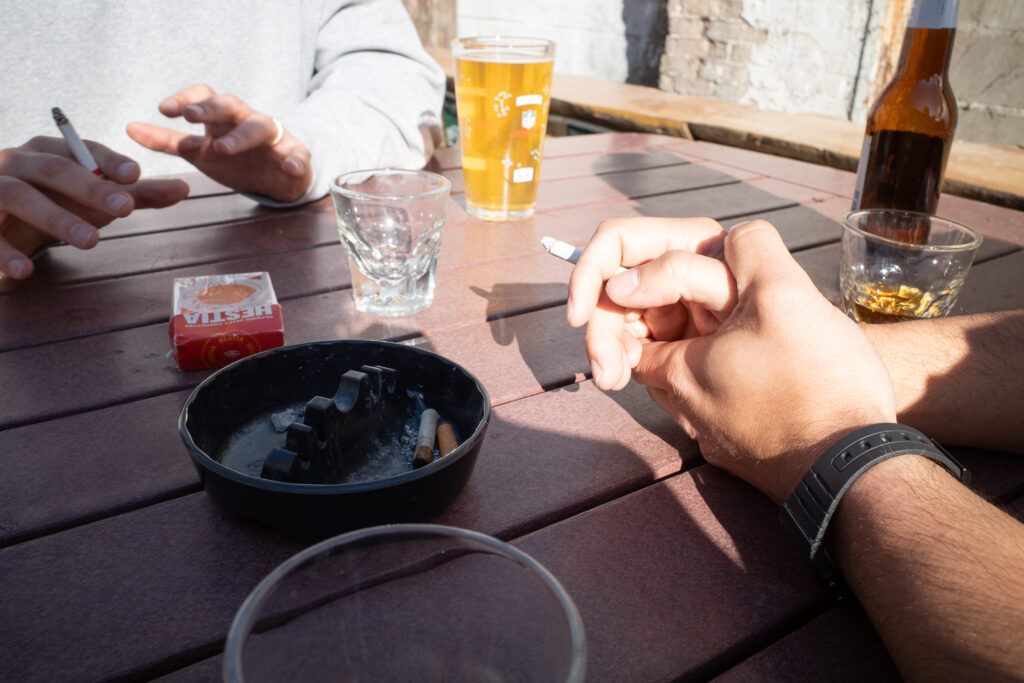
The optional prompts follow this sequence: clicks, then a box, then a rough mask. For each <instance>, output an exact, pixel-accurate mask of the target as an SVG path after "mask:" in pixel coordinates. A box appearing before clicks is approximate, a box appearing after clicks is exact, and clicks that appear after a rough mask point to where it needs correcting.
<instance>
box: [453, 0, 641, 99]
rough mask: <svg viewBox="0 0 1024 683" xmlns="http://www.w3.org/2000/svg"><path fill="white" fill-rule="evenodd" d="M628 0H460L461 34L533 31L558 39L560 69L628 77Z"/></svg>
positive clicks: (593, 75)
mask: <svg viewBox="0 0 1024 683" xmlns="http://www.w3.org/2000/svg"><path fill="white" fill-rule="evenodd" d="M622 2H623V0H458V4H457V6H456V21H457V24H456V26H457V28H456V31H457V33H458V35H459V36H460V37H469V36H480V35H496V34H502V35H508V36H532V37H537V38H547V39H549V40H554V41H555V71H556V72H558V73H564V74H573V75H577V76H589V77H591V78H600V79H603V80H607V81H614V82H618V83H621V82H623V81H625V80H626V72H627V64H626V35H625V33H626V29H625V24H624V23H623V21H622Z"/></svg>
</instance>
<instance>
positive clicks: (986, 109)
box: [949, 0, 1024, 147]
mask: <svg viewBox="0 0 1024 683" xmlns="http://www.w3.org/2000/svg"><path fill="white" fill-rule="evenodd" d="M949 79H950V82H951V83H952V85H953V92H954V93H955V94H956V99H957V103H958V104H959V106H960V121H959V123H958V124H957V137H959V138H962V139H965V140H978V141H984V142H997V143H1001V144H1005V145H1016V146H1020V147H1024V0H960V21H959V24H958V25H957V32H956V43H955V44H954V46H953V61H952V63H951V64H950V67H949Z"/></svg>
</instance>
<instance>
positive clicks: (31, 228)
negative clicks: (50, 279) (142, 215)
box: [0, 113, 188, 280]
mask: <svg viewBox="0 0 1024 683" xmlns="http://www.w3.org/2000/svg"><path fill="white" fill-rule="evenodd" d="M61 119H62V120H63V123H61V122H59V121H58V122H57V123H58V126H59V128H60V130H61V132H62V133H63V134H64V137H61V138H55V137H35V138H33V139H32V140H29V141H28V142H26V143H25V144H23V145H21V146H19V147H12V148H9V149H4V150H0V273H2V274H3V275H6V276H7V277H11V278H14V279H15V280H22V279H24V278H27V277H28V276H30V275H31V274H32V272H33V271H34V270H35V266H34V264H33V263H32V259H31V256H32V254H33V253H34V252H36V251H37V250H38V249H39V248H40V247H43V246H45V245H47V244H51V243H53V242H57V241H64V242H67V243H68V244H70V245H72V246H75V247H78V248H79V249H90V248H92V247H94V246H95V245H96V243H97V241H98V240H99V233H98V228H100V227H102V226H104V225H106V224H107V223H109V222H110V221H112V220H114V219H115V218H121V217H123V216H127V215H128V214H130V213H131V212H132V211H133V210H134V209H139V208H148V207H162V206H169V205H171V204H175V203H177V202H178V201H180V200H181V199H183V198H184V197H185V196H186V195H187V194H188V185H186V184H185V183H184V182H182V181H180V180H152V181H142V182H138V179H139V173H140V170H139V166H138V164H136V163H135V162H134V161H132V160H131V159H129V158H128V157H126V156H123V155H121V154H117V153H116V152H113V151H111V150H110V149H108V148H107V147H104V146H103V145H101V144H99V143H96V142H89V141H85V142H83V141H82V140H81V139H80V138H78V135H77V134H75V133H74V129H73V128H71V124H70V122H69V121H67V117H64V116H63V113H61ZM51 125H52V124H51ZM50 130H52V128H51V129H50ZM69 136H71V137H69ZM69 139H71V140H72V142H71V144H69ZM76 141H77V142H76ZM72 144H73V145H74V146H73V147H72V146H71V145H72ZM76 155H77V156H76ZM83 163H88V164H89V167H85V166H83V165H82V164H83ZM97 169H98V170H99V171H100V173H101V174H102V175H99V174H96V173H94V170H97Z"/></svg>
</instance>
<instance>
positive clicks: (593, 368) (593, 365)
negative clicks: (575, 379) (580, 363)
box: [590, 360, 603, 382]
mask: <svg viewBox="0 0 1024 683" xmlns="http://www.w3.org/2000/svg"><path fill="white" fill-rule="evenodd" d="M602 372H603V370H601V366H600V365H598V364H597V361H596V360H591V361H590V374H591V375H593V377H594V381H595V382H597V380H599V379H601V373H602Z"/></svg>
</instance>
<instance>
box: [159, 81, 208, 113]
mask: <svg viewBox="0 0 1024 683" xmlns="http://www.w3.org/2000/svg"><path fill="white" fill-rule="evenodd" d="M213 95H214V92H213V88H211V87H210V86H208V85H206V84H205V83H197V84H195V85H190V86H189V87H187V88H185V89H184V90H179V91H178V92H176V93H174V94H173V95H171V96H170V97H168V98H166V99H165V100H164V101H163V102H161V103H160V105H159V107H158V108H159V109H160V113H161V114H163V115H164V116H170V117H172V118H173V117H175V116H181V111H182V109H184V108H185V107H187V106H188V105H190V104H193V103H195V102H201V101H202V100H205V99H206V98H208V97H211V96H213Z"/></svg>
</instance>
